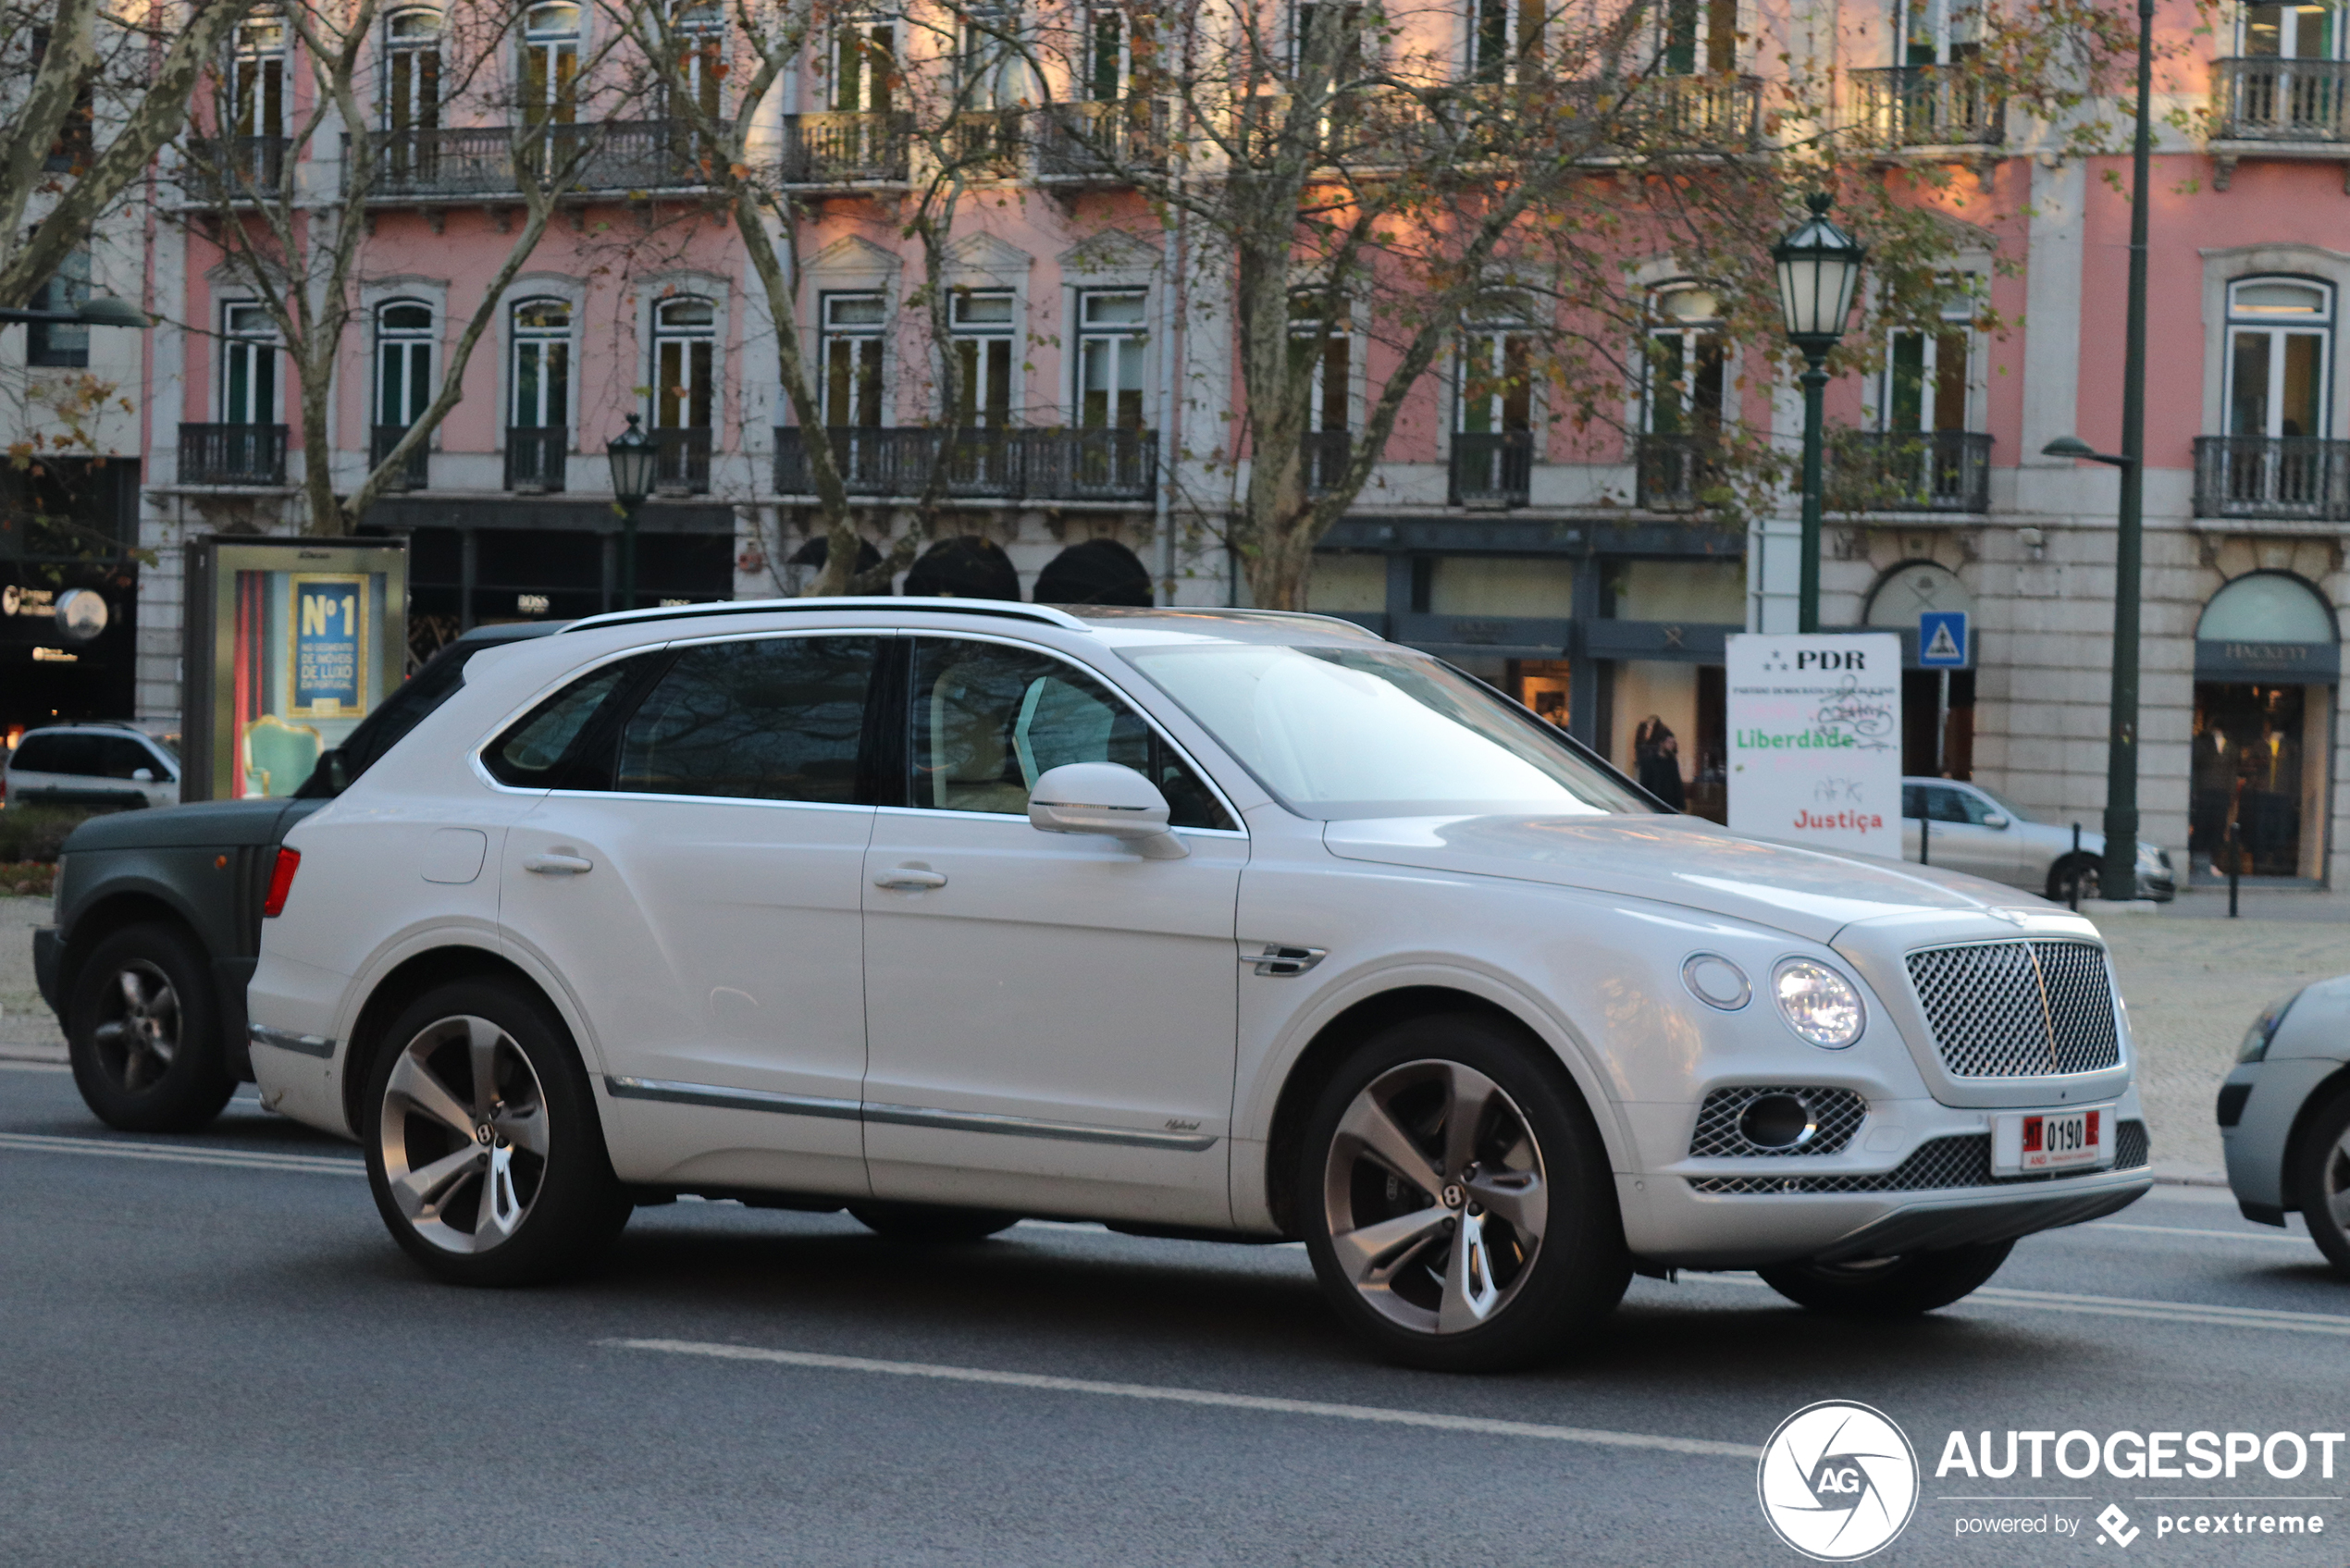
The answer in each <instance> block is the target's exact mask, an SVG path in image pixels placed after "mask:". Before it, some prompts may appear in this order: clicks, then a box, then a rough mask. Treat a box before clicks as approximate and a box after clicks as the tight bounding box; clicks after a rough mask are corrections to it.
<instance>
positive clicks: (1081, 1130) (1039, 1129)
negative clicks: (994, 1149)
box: [865, 1102, 1217, 1154]
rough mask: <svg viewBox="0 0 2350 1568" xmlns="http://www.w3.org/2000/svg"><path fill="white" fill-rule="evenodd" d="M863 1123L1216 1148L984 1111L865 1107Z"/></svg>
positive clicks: (1203, 1140) (1173, 1135) (1190, 1137)
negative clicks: (995, 1114) (991, 1113)
mask: <svg viewBox="0 0 2350 1568" xmlns="http://www.w3.org/2000/svg"><path fill="white" fill-rule="evenodd" d="M865 1119H866V1120H867V1121H878V1122H885V1123H888V1124H890V1125H892V1126H897V1127H943V1128H946V1129H949V1130H953V1131H956V1132H1002V1133H1008V1134H1010V1135H1011V1136H1012V1137H1014V1138H1057V1139H1059V1140H1061V1141H1062V1142H1070V1143H1126V1144H1131V1145H1132V1146H1133V1147H1135V1148H1138V1149H1181V1150H1183V1151H1185V1152H1186V1153H1191V1154H1197V1153H1199V1152H1201V1151H1202V1150H1206V1149H1212V1148H1214V1147H1216V1142H1217V1140H1216V1137H1215V1135H1214V1134H1213V1133H1204V1132H1143V1131H1139V1130H1128V1129H1126V1128H1123V1127H1087V1126H1084V1125H1082V1123H1078V1122H1072V1121H1038V1120H1036V1119H1035V1118H1033V1117H1007V1116H993V1115H990V1114H988V1113H986V1112H984V1111H940V1110H933V1109H931V1108H930V1107H929V1106H926V1105H874V1104H872V1103H870V1102H868V1103H867V1105H866V1106H865Z"/></svg>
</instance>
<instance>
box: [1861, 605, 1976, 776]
mask: <svg viewBox="0 0 2350 1568" xmlns="http://www.w3.org/2000/svg"><path fill="white" fill-rule="evenodd" d="M1928 611H1960V612H1961V613H1963V614H1964V615H1965V616H1966V618H1967V624H1968V626H1969V627H1970V628H1975V627H1976V616H1975V611H1974V594H1973V591H1972V590H1970V589H1969V588H1968V587H1967V586H1966V585H1965V584H1964V583H1962V582H1960V580H1959V574H1957V573H1955V572H1953V571H1951V570H1950V569H1949V568H1948V567H1947V566H1942V565H1938V564H1936V562H1931V561H1905V562H1902V563H1901V564H1900V565H1899V566H1896V567H1894V568H1893V569H1892V570H1891V571H1889V572H1887V573H1886V574H1885V575H1884V576H1882V577H1880V578H1878V579H1877V585H1876V586H1875V587H1874V588H1873V589H1871V590H1870V592H1869V609H1868V613H1867V615H1866V616H1864V617H1863V620H1864V622H1865V623H1866V624H1867V626H1868V628H1869V629H1870V630H1871V631H1882V632H1902V633H1906V634H1908V636H1907V640H1906V641H1904V643H1903V644H1902V649H1903V653H1904V656H1905V657H1904V668H1903V670H1902V673H1901V772H1904V773H1907V774H1910V775H1912V776H1915V777H1923V778H1946V779H1965V778H1972V777H1973V776H1974V662H1975V661H1974V649H1973V648H1972V647H1970V648H1968V649H1967V667H1966V668H1965V669H1962V670H1941V669H1936V670H1925V669H1921V668H1919V667H1918V648H1917V635H1918V617H1919V616H1921V615H1923V614H1925V613H1926V612H1928ZM1978 636H1979V629H1978V630H1973V631H1971V632H1970V634H1969V636H1968V638H1967V640H1968V642H1969V643H1970V644H1972V643H1973V642H1975V641H1976V640H1978Z"/></svg>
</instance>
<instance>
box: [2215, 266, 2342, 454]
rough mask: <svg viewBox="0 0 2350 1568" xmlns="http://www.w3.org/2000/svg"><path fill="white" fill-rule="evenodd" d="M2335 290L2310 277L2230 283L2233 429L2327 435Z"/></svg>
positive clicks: (2230, 412) (2246, 433) (2234, 431)
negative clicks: (2327, 399)
mask: <svg viewBox="0 0 2350 1568" xmlns="http://www.w3.org/2000/svg"><path fill="white" fill-rule="evenodd" d="M2332 346H2333V290H2332V289H2331V288H2330V287H2328V286H2327V285H2325V284H2323V283H2319V282H2315V281H2312V280H2311V279H2308V278H2242V279H2239V280H2238V281H2236V282H2233V283H2231V284H2229V285H2228V431H2227V433H2228V434H2229V435H2231V436H2266V437H2270V438H2275V437H2281V436H2322V435H2324V434H2325V433H2326V429H2327V425H2326V415H2327V410H2326V377H2327V376H2328V375H2329V374H2331V366H2330V361H2331V357H2332Z"/></svg>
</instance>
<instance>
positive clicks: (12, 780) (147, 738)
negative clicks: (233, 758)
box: [0, 723, 179, 809]
mask: <svg viewBox="0 0 2350 1568" xmlns="http://www.w3.org/2000/svg"><path fill="white" fill-rule="evenodd" d="M178 803H179V754H178V753H177V752H175V751H173V750H172V749H171V747H168V746H167V745H165V744H164V743H163V742H162V741H160V740H157V739H156V738H155V736H153V735H148V734H146V733H145V732H144V731H142V730H140V729H138V728H136V727H135V726H133V725H130V724H120V723H90V724H50V725H46V726H44V727H43V728H41V729H37V730H27V731H26V732H25V733H24V734H23V735H21V736H19V738H18V741H17V747H16V749H15V750H14V751H11V752H8V753H6V765H5V767H0V805H7V806H111V807H118V808H121V807H128V808H132V809H138V808H144V807H149V806H172V805H176V804H178Z"/></svg>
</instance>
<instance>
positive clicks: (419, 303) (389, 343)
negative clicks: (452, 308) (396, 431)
mask: <svg viewBox="0 0 2350 1568" xmlns="http://www.w3.org/2000/svg"><path fill="white" fill-rule="evenodd" d="M395 310H421V311H423V312H424V313H425V325H424V326H422V327H390V326H387V325H386V324H385V321H384V317H385V316H386V315H388V314H390V312H392V311H395ZM375 327H376V374H375V377H374V384H373V386H372V387H371V388H370V389H369V395H370V396H371V398H372V399H373V401H374V402H375V418H374V421H373V423H375V424H377V425H397V426H400V427H401V428H402V429H403V430H404V429H406V428H407V427H408V426H411V425H414V423H415V422H416V420H417V419H418V418H419V417H420V416H422V414H424V412H425V410H426V409H427V408H430V407H431V406H432V400H433V394H434V393H435V392H436V391H438V390H439V378H438V377H437V376H436V375H435V374H434V371H435V361H436V360H438V358H439V353H438V352H437V351H438V348H439V327H440V313H439V312H438V311H436V310H434V309H433V307H432V303H431V302H430V301H428V300H418V299H411V298H408V297H406V296H404V295H403V296H402V297H401V298H398V299H391V300H385V301H383V302H380V303H378V304H377V306H376V309H375ZM395 358H396V359H397V360H398V361H399V362H400V379H401V382H402V386H403V387H404V389H406V391H407V394H408V396H407V401H408V403H409V405H410V409H411V410H413V412H402V411H400V410H390V409H386V408H385V407H384V383H385V380H386V377H385V375H384V372H385V370H386V369H387V367H388V366H389V364H390V363H391V362H392V361H393V360H394V359H395Z"/></svg>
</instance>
